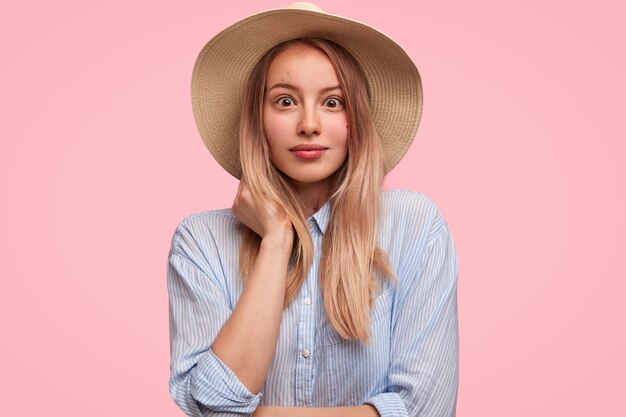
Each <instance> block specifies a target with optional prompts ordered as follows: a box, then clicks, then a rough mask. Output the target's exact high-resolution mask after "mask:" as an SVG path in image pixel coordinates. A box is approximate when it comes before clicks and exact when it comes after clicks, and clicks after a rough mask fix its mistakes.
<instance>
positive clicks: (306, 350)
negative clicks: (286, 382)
mask: <svg viewBox="0 0 626 417" xmlns="http://www.w3.org/2000/svg"><path fill="white" fill-rule="evenodd" d="M302 356H303V357H304V358H305V359H307V358H308V357H309V356H311V352H309V349H304V350H303V351H302Z"/></svg>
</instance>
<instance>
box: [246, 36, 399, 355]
mask: <svg viewBox="0 0 626 417" xmlns="http://www.w3.org/2000/svg"><path fill="white" fill-rule="evenodd" d="M295 44H306V45H309V46H312V47H315V48H317V49H319V50H321V51H322V52H324V53H325V54H326V55H327V56H328V58H329V59H330V61H331V63H332V65H333V67H334V69H335V72H336V73H337V77H338V79H339V84H340V86H341V88H342V90H343V94H344V100H345V109H346V111H347V119H348V157H347V158H346V161H345V162H344V164H343V165H342V166H341V167H340V168H339V169H338V170H337V172H336V173H335V174H334V175H333V179H332V185H331V190H330V198H329V199H330V202H331V212H330V221H329V223H328V227H327V229H326V231H325V233H324V238H323V241H322V255H321V266H320V277H319V280H320V287H321V292H322V297H323V300H324V308H325V310H326V315H327V317H328V320H329V322H330V323H331V325H332V326H333V327H334V329H335V330H336V331H337V333H338V334H339V335H340V336H341V337H342V338H344V339H348V340H350V339H351V340H354V339H357V340H360V341H361V342H363V343H368V342H369V339H370V326H371V323H370V310H371V308H372V304H373V301H374V297H375V294H377V292H378V288H379V287H378V286H379V285H380V284H381V283H382V280H383V279H384V278H389V279H393V280H394V281H395V276H394V274H393V271H392V269H391V265H390V263H389V260H388V258H387V255H386V254H385V252H384V251H382V250H381V249H380V248H379V247H378V240H377V229H378V223H379V205H380V204H379V198H380V191H381V187H382V181H383V178H384V171H383V153H382V148H381V145H380V141H379V139H378V136H377V134H376V128H375V126H374V122H373V119H372V115H371V113H370V107H369V99H368V90H367V80H366V79H365V76H364V75H363V73H362V71H361V69H360V67H359V66H358V64H357V63H356V62H355V61H354V59H353V58H352V57H351V56H350V54H349V53H348V52H346V51H345V50H344V49H343V48H342V47H340V46H339V45H337V44H335V43H334V42H331V41H328V40H323V39H317V38H302V39H296V40H292V41H288V42H284V43H282V44H279V45H277V46H275V47H274V48H273V49H272V50H270V51H269V52H268V53H267V54H266V55H265V56H263V58H261V59H260V60H259V62H258V63H257V65H256V66H255V68H254V69H253V71H252V73H251V75H250V77H249V79H248V83H247V86H246V90H245V94H244V98H243V109H242V110H243V111H242V115H241V122H240V129H239V142H240V143H239V147H240V158H241V167H242V172H243V177H245V179H246V181H247V182H248V185H249V188H250V192H251V194H252V197H253V198H254V199H255V201H257V202H263V201H269V202H272V203H276V204H277V205H278V206H280V207H283V209H284V211H285V214H286V215H287V216H288V217H289V218H290V219H291V222H292V224H293V227H294V230H295V234H294V245H293V251H292V256H291V261H290V264H289V269H288V273H287V290H286V294H285V306H287V305H288V304H289V302H290V301H291V300H292V299H293V297H294V296H295V295H296V294H297V293H298V291H299V290H300V287H301V286H302V284H303V282H304V280H305V278H306V274H307V271H308V269H309V267H310V264H311V261H312V258H313V242H312V239H311V235H310V233H309V229H308V227H307V225H306V217H305V212H304V206H303V204H302V202H301V201H300V199H299V197H298V195H297V194H296V192H295V191H294V189H293V188H292V186H291V185H290V183H289V182H288V180H287V179H286V177H285V174H283V173H282V172H281V171H279V170H278V169H277V168H276V167H275V166H274V165H273V164H272V162H271V160H270V153H269V148H268V145H267V141H266V138H265V134H264V131H263V122H262V120H263V114H262V111H263V100H264V92H265V77H266V74H267V70H268V67H269V65H270V63H271V62H272V59H273V58H274V57H275V56H276V55H278V54H279V53H280V52H281V51H284V50H285V49H287V48H289V47H290V46H292V45H295ZM355 213H358V216H355ZM242 227H243V229H244V230H243V240H242V243H241V248H240V258H239V266H240V271H241V275H242V278H243V279H244V280H245V278H246V277H247V276H248V275H249V273H250V271H251V270H252V266H253V265H254V262H255V260H256V257H257V255H258V253H259V249H260V244H261V238H260V236H259V235H257V234H256V233H255V232H253V231H252V230H251V229H249V228H247V227H245V226H243V225H242Z"/></svg>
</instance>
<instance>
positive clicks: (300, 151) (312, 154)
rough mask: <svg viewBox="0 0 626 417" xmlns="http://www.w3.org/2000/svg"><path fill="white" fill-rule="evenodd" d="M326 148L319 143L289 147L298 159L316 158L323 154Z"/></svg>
mask: <svg viewBox="0 0 626 417" xmlns="http://www.w3.org/2000/svg"><path fill="white" fill-rule="evenodd" d="M326 149H327V148H325V147H324V146H321V145H314V144H313V145H298V146H294V147H293V148H291V149H289V150H290V151H291V152H293V153H294V155H296V156H297V157H298V158H300V159H317V158H319V157H321V156H322V154H324V151H325V150H326Z"/></svg>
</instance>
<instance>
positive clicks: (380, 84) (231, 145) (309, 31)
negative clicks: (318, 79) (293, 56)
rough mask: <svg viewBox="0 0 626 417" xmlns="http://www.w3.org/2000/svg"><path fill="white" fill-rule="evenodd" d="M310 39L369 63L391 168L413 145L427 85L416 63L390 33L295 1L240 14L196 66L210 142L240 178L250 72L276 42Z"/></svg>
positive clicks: (204, 132)
mask: <svg viewBox="0 0 626 417" xmlns="http://www.w3.org/2000/svg"><path fill="white" fill-rule="evenodd" d="M303 37H318V38H323V39H328V40H331V41H333V42H335V43H337V44H339V45H341V46H342V47H344V48H345V49H346V50H347V51H348V52H349V53H350V54H351V55H352V56H353V57H354V59H355V60H356V62H357V63H358V64H359V65H360V66H361V68H362V69H363V72H364V73H365V77H366V78H367V81H368V83H369V87H370V93H371V103H370V104H371V109H372V114H373V117H374V123H375V125H376V129H377V132H378V135H379V136H380V139H381V142H382V147H383V151H384V155H385V174H386V173H388V172H389V171H391V169H392V168H393V167H395V166H396V164H397V163H398V162H400V160H401V159H402V157H403V156H404V155H405V153H406V152H407V150H408V149H409V146H410V145H411V142H412V141H413V138H414V137H415V133H416V132H417V127H418V125H419V121H420V117H421V113H422V84H421V80H420V75H419V73H418V71H417V68H416V67H415V64H414V63H413V61H411V58H409V56H408V55H407V54H406V52H405V51H404V50H403V49H402V48H401V47H400V46H399V45H398V44H397V43H395V42H394V41H393V40H391V39H390V38H389V37H387V36H386V35H384V34H383V33H381V32H379V31H378V30H376V29H374V28H372V27H370V26H367V25H365V24H363V23H360V22H357V21H354V20H350V19H347V18H344V17H340V16H335V15H332V14H328V13H325V12H324V11H322V10H321V9H320V8H319V7H317V6H315V5H314V4H311V3H294V4H291V5H289V6H287V7H286V8H283V9H275V10H269V11H265V12H262V13H259V14H255V15H253V16H250V17H248V18H245V19H243V20H240V21H239V22H237V23H235V24H233V25H231V26H230V27H228V28H226V29H224V30H223V31H221V32H220V33H218V34H217V35H216V36H215V37H214V38H213V39H211V40H210V41H209V42H208V43H207V44H206V45H205V46H204V48H202V50H201V51H200V54H199V55H198V58H197V59H196V63H195V66H194V69H193V75H192V82H191V96H192V105H193V113H194V118H195V120H196V124H197V126H198V130H199V132H200V135H201V136H202V140H203V141H204V143H205V145H206V147H207V148H208V149H209V151H210V152H211V153H212V154H213V156H214V157H215V159H216V160H217V162H218V163H219V164H220V165H222V167H224V169H226V171H228V172H229V173H230V174H231V175H233V176H234V177H236V178H241V165H240V162H239V137H238V131H239V119H240V115H241V108H242V99H243V90H244V86H245V85H246V81H247V78H248V76H249V74H250V72H251V70H252V68H253V67H254V65H255V64H256V63H257V61H258V60H259V59H261V57H263V55H265V53H267V52H268V51H269V50H270V49H271V48H272V47H274V46H275V45H277V44H279V43H281V42H284V41H287V40H292V39H296V38H303Z"/></svg>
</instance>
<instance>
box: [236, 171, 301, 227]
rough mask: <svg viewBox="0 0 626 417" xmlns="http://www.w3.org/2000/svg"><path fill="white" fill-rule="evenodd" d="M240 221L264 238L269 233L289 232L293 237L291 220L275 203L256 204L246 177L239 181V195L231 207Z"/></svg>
mask: <svg viewBox="0 0 626 417" xmlns="http://www.w3.org/2000/svg"><path fill="white" fill-rule="evenodd" d="M231 210H232V212H233V214H234V215H235V216H237V218H238V219H239V221H240V222H241V223H243V224H245V225H246V226H248V227H249V228H250V229H252V230H253V231H254V232H255V233H256V234H258V235H259V236H261V238H264V237H265V236H267V235H268V234H272V233H280V234H281V235H285V234H287V236H290V237H291V238H292V239H293V231H292V225H291V221H290V220H289V218H288V217H287V215H286V214H284V213H283V211H282V210H281V209H280V207H278V206H277V205H275V204H270V203H265V204H256V203H255V202H254V200H253V199H252V193H250V189H249V188H248V185H247V183H246V181H245V179H244V178H242V179H241V181H240V182H239V189H238V190H237V196H236V197H235V201H234V202H233V206H232V208H231Z"/></svg>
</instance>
